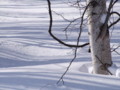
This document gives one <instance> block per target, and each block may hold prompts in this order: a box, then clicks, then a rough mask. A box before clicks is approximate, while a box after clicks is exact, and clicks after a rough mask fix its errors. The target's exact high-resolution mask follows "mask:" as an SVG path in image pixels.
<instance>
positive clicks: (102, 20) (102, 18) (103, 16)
mask: <svg viewBox="0 0 120 90" xmlns="http://www.w3.org/2000/svg"><path fill="white" fill-rule="evenodd" d="M106 16H107V14H103V15H102V16H101V20H100V22H101V23H105V20H106Z"/></svg>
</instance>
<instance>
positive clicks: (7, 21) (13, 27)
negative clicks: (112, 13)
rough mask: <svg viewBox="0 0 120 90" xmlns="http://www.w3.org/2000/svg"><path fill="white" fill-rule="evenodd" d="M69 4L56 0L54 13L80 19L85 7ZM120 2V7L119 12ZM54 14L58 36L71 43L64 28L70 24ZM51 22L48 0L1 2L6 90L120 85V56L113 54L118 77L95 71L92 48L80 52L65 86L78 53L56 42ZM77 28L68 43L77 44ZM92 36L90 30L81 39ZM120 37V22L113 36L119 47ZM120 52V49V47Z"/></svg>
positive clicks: (108, 89) (94, 89)
mask: <svg viewBox="0 0 120 90" xmlns="http://www.w3.org/2000/svg"><path fill="white" fill-rule="evenodd" d="M66 2H67V0H66V1H65V0H59V1H57V0H52V9H53V11H55V12H59V13H60V14H62V15H63V16H64V17H66V18H67V19H70V20H72V19H74V18H76V17H79V10H77V9H76V8H72V7H70V6H69V5H68V4H67V3H66ZM119 5H120V3H118V4H117V5H116V7H115V10H117V11H118V10H119ZM53 14H54V25H53V30H54V34H55V35H56V36H58V37H59V38H60V39H63V40H64V41H66V39H65V35H64V32H63V30H64V29H65V27H66V26H67V25H68V22H66V21H64V20H63V19H62V18H61V17H60V16H59V15H56V14H55V13H53ZM102 19H103V18H102ZM103 20H104V19H103ZM103 20H102V21H103ZM48 26H49V15H48V8H47V2H46V0H0V90H119V89H120V55H118V54H117V53H115V52H113V53H112V55H113V63H114V64H113V66H112V67H110V68H109V69H110V70H111V72H112V73H113V74H114V75H112V76H110V75H109V76H104V75H94V74H92V64H91V57H90V54H89V53H88V52H87V50H88V48H89V47H85V48H82V49H79V50H78V53H77V54H78V55H77V58H76V60H75V61H74V63H73V64H72V66H71V68H70V70H69V72H68V73H67V74H66V76H65V77H64V81H65V84H64V85H62V82H61V83H59V84H58V85H57V84H56V82H57V81H58V80H59V78H60V76H61V75H62V74H63V73H64V71H65V70H66V68H67V66H68V65H69V62H70V61H71V59H72V58H73V56H74V49H71V48H68V47H65V46H62V45H61V44H59V43H58V42H56V41H54V40H53V39H52V38H51V37H50V35H49V33H48ZM111 31H112V30H111ZM76 32H77V31H76ZM76 32H71V33H69V36H70V38H71V40H69V41H68V43H75V38H76V36H77V34H76ZM61 36H62V37H61ZM86 36H87V31H84V32H83V39H81V43H84V42H87V41H88V38H86ZM119 37H120V23H119V24H117V25H116V26H115V27H114V31H113V33H112V34H111V47H113V48H116V47H117V46H118V45H119V43H120V39H119ZM81 43H80V44H81ZM117 52H119V53H120V48H119V49H117Z"/></svg>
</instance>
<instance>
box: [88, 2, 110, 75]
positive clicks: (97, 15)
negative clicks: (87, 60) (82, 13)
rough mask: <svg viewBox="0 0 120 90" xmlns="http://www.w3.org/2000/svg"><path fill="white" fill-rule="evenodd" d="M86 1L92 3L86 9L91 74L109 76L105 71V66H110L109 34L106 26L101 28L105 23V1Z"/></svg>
mask: <svg viewBox="0 0 120 90" xmlns="http://www.w3.org/2000/svg"><path fill="white" fill-rule="evenodd" d="M88 1H89V2H91V1H94V2H92V3H91V4H90V6H89V8H88V16H89V18H88V24H89V39H90V46H91V55H92V63H93V73H96V74H109V73H108V71H107V70H106V69H105V65H108V66H109V65H111V64H112V61H111V51H110V40H109V32H108V30H107V25H106V26H104V27H103V28H101V26H102V25H103V24H104V21H105V20H103V19H104V18H105V16H106V0H88ZM101 30H102V33H101ZM100 33H101V35H100ZM101 62H102V63H103V64H104V65H103V64H102V63H101Z"/></svg>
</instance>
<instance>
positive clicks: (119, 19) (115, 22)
mask: <svg viewBox="0 0 120 90" xmlns="http://www.w3.org/2000/svg"><path fill="white" fill-rule="evenodd" d="M113 14H116V15H118V16H119V18H118V19H117V20H116V21H114V22H113V23H111V24H110V25H109V26H108V28H111V27H112V26H113V25H115V24H117V23H118V22H119V21H120V14H119V13H118V12H111V13H110V16H111V15H113Z"/></svg>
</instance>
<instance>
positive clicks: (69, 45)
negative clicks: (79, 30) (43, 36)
mask: <svg viewBox="0 0 120 90" xmlns="http://www.w3.org/2000/svg"><path fill="white" fill-rule="evenodd" d="M47 2H48V9H49V16H50V25H49V30H48V31H49V34H50V35H51V36H52V37H53V39H55V40H56V41H58V42H59V43H61V44H63V45H65V46H67V47H84V46H87V45H89V43H85V44H82V45H71V44H67V43H65V42H63V41H62V40H60V39H58V38H57V37H56V36H54V35H53V33H52V23H53V19H52V10H51V2H50V0H47Z"/></svg>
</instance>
